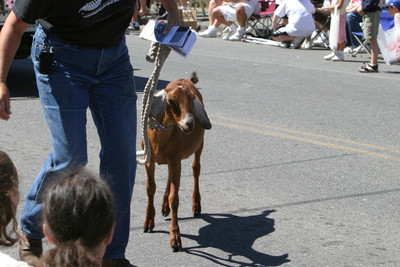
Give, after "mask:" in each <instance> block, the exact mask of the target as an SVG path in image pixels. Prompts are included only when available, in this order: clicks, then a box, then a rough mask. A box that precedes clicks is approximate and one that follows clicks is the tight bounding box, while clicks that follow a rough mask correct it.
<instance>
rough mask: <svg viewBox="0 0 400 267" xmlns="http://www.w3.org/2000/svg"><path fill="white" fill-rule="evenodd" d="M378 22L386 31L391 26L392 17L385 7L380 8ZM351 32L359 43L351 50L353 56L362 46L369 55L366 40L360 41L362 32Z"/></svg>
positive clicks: (392, 22)
mask: <svg viewBox="0 0 400 267" xmlns="http://www.w3.org/2000/svg"><path fill="white" fill-rule="evenodd" d="M379 23H380V24H381V26H382V28H383V30H384V31H387V30H389V29H391V28H393V26H394V19H393V18H392V17H391V16H390V14H389V11H387V10H386V9H383V10H382V13H381V19H380V22H379ZM352 34H353V36H354V37H355V38H356V39H357V41H358V42H359V43H360V46H359V47H358V48H357V49H356V50H355V51H354V52H353V54H352V56H353V57H355V56H356V55H357V54H358V53H359V52H360V51H361V49H362V48H364V49H365V51H366V52H367V53H368V54H369V55H371V51H370V49H369V48H368V47H367V44H368V40H364V41H362V39H363V37H364V33H363V32H352Z"/></svg>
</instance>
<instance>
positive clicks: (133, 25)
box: [127, 21, 140, 31]
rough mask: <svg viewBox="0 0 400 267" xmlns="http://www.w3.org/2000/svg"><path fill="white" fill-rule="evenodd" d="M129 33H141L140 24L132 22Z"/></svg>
mask: <svg viewBox="0 0 400 267" xmlns="http://www.w3.org/2000/svg"><path fill="white" fill-rule="evenodd" d="M127 30H128V31H140V26H139V23H138V22H133V21H132V22H131V23H129V26H128V29H127Z"/></svg>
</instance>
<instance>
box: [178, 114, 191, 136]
mask: <svg viewBox="0 0 400 267" xmlns="http://www.w3.org/2000/svg"><path fill="white" fill-rule="evenodd" d="M179 127H180V128H181V129H182V131H183V132H184V133H185V134H190V133H192V132H193V130H194V117H193V115H192V114H191V113H189V114H186V116H185V118H183V119H182V120H181V121H179Z"/></svg>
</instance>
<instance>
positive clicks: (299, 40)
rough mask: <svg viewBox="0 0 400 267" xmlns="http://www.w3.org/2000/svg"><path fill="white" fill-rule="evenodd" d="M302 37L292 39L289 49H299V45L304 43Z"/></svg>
mask: <svg viewBox="0 0 400 267" xmlns="http://www.w3.org/2000/svg"><path fill="white" fill-rule="evenodd" d="M304 39H305V38H304V37H295V38H294V39H293V42H292V45H291V47H292V48H293V49H299V48H300V47H301V44H302V43H303V42H304Z"/></svg>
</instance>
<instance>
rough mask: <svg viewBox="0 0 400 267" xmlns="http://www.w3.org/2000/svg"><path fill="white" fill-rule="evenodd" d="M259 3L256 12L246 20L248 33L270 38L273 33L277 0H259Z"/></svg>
mask: <svg viewBox="0 0 400 267" xmlns="http://www.w3.org/2000/svg"><path fill="white" fill-rule="evenodd" d="M258 5H259V6H258V7H257V8H256V11H255V12H254V14H253V15H251V17H250V18H249V19H248V20H247V22H246V24H247V25H246V35H250V36H254V37H261V38H269V37H270V36H271V34H272V15H273V14H274V11H275V0H258ZM258 11H259V12H258Z"/></svg>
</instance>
